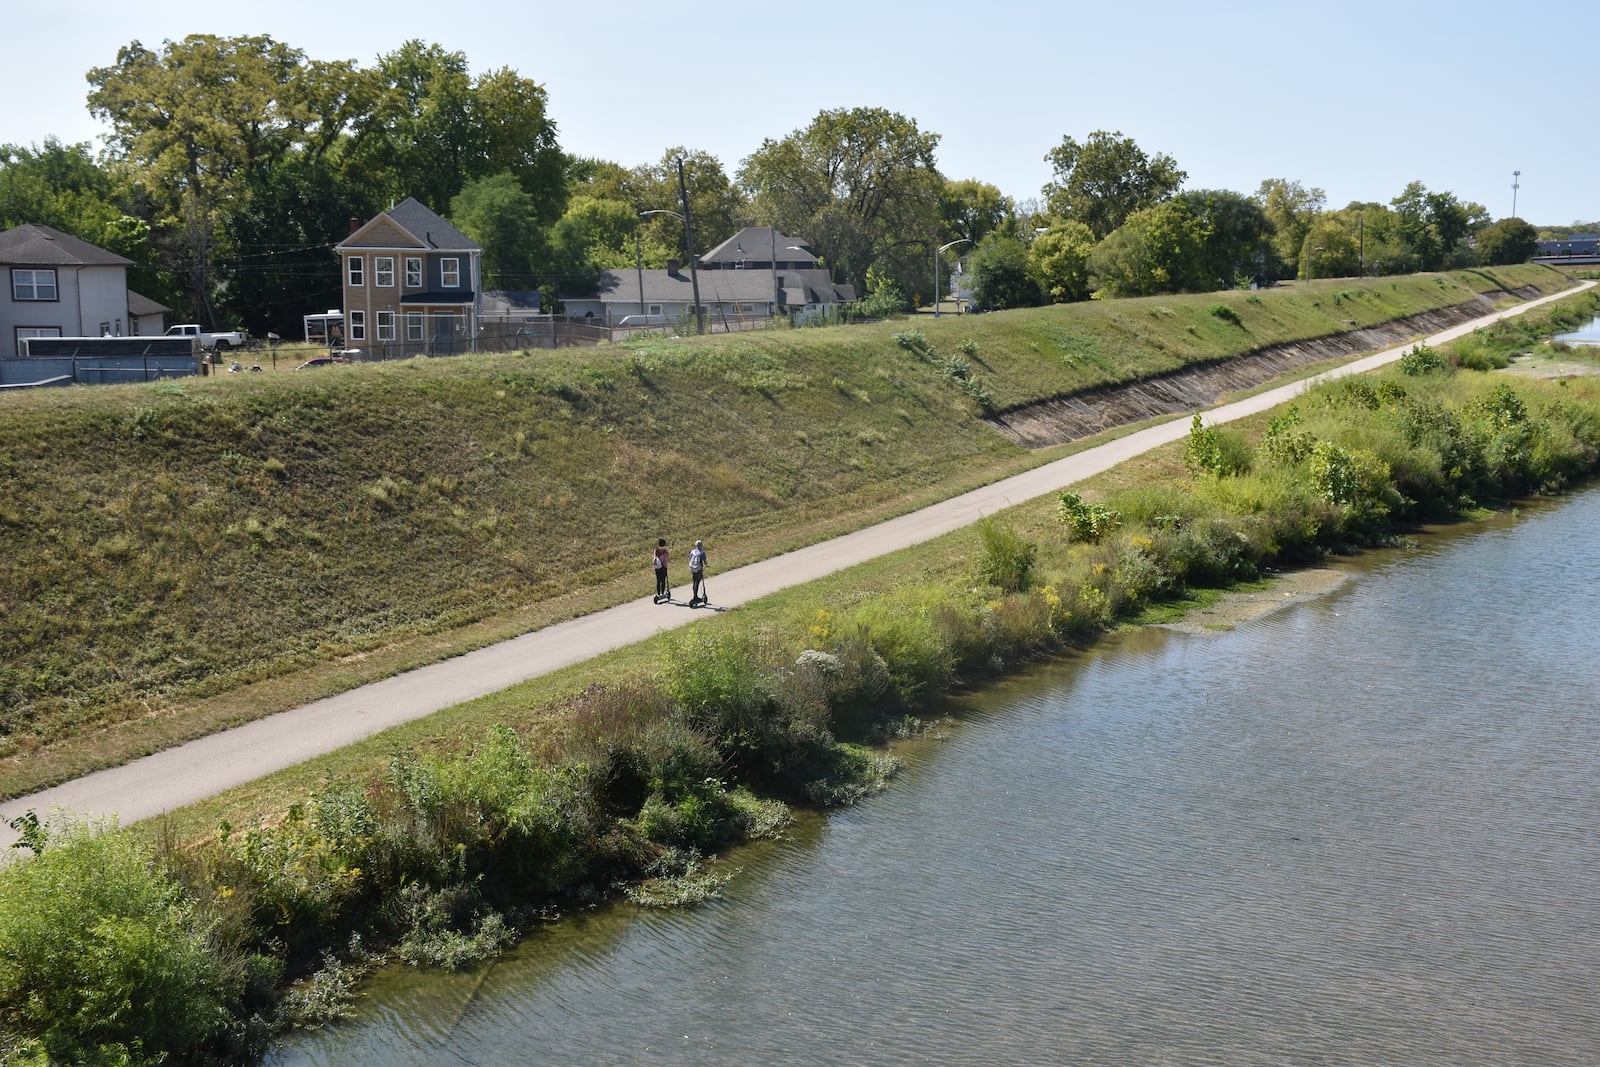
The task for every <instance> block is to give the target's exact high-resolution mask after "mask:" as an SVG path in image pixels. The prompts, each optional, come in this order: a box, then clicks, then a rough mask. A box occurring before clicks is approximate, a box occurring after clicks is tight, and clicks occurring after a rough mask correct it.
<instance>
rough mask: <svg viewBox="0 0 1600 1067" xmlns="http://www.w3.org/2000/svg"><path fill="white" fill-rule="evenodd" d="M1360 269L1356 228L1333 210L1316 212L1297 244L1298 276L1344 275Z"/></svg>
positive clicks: (1351, 274)
mask: <svg viewBox="0 0 1600 1067" xmlns="http://www.w3.org/2000/svg"><path fill="white" fill-rule="evenodd" d="M1359 269H1360V256H1359V250H1358V247H1357V240H1356V232H1355V229H1354V228H1353V227H1352V226H1351V224H1350V222H1349V220H1346V219H1344V218H1341V217H1340V216H1339V215H1338V214H1336V213H1333V212H1324V213H1323V214H1322V215H1319V216H1318V217H1317V219H1316V221H1315V222H1313V223H1312V224H1311V228H1310V229H1308V230H1307V231H1306V236H1305V241H1304V245H1303V247H1302V248H1301V258H1300V276H1301V277H1302V278H1308V279H1309V278H1348V277H1353V276H1354V275H1355V274H1356V272H1357V271H1358V270H1359Z"/></svg>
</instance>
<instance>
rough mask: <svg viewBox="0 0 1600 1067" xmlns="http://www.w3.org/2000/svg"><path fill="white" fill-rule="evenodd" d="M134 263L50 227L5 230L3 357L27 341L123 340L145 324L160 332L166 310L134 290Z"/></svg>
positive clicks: (0, 310) (0, 303)
mask: <svg viewBox="0 0 1600 1067" xmlns="http://www.w3.org/2000/svg"><path fill="white" fill-rule="evenodd" d="M132 265H133V261H132V260H128V259H124V258H122V257H121V256H119V255H117V254H116V253H114V252H107V251H106V250H105V249H103V248H99V247H97V246H95V245H92V244H90V243H89V242H88V241H83V240H80V239H78V238H76V237H73V236H72V235H71V234H66V233H62V232H61V231H60V230H55V229H52V228H50V227H49V226H36V225H32V224H27V225H22V226H18V227H16V228H15V229H10V230H6V231H5V232H4V233H0V272H4V275H5V291H4V293H3V294H0V357H14V356H16V355H17V354H18V351H19V347H20V346H19V345H18V344H17V342H18V341H19V340H21V339H22V338H24V337H105V336H111V337H122V336H125V335H128V334H133V333H143V332H145V327H146V326H147V325H148V326H151V327H153V329H152V330H151V331H150V332H153V333H160V332H161V330H162V325H161V317H162V316H161V313H162V312H163V311H165V310H166V309H165V308H163V307H161V305H159V304H157V303H155V302H154V301H152V300H146V299H145V298H144V297H141V296H139V295H138V294H136V293H129V292H128V268H129V267H130V266H132ZM131 306H137V308H138V311H137V312H133V311H131V310H130V308H131Z"/></svg>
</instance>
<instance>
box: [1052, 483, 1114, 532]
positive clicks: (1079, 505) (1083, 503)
mask: <svg viewBox="0 0 1600 1067" xmlns="http://www.w3.org/2000/svg"><path fill="white" fill-rule="evenodd" d="M1056 518H1057V519H1058V520H1059V521H1060V522H1062V523H1063V524H1064V525H1065V526H1066V527H1067V536H1068V538H1069V539H1071V540H1073V541H1086V542H1088V543H1090V544H1093V543H1095V542H1097V541H1099V540H1100V538H1102V537H1104V536H1105V535H1106V534H1108V533H1110V532H1111V531H1112V530H1115V529H1116V528H1117V527H1118V526H1119V525H1121V523H1122V516H1120V515H1118V514H1117V513H1116V512H1115V511H1112V510H1111V509H1110V508H1108V507H1106V506H1104V505H1102V504H1091V503H1089V502H1088V501H1087V500H1085V499H1083V497H1081V496H1079V495H1078V494H1077V493H1074V492H1073V491H1072V490H1070V489H1064V490H1062V492H1061V494H1060V496H1059V497H1057V503H1056Z"/></svg>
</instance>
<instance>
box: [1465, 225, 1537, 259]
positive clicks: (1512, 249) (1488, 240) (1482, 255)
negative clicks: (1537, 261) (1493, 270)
mask: <svg viewBox="0 0 1600 1067" xmlns="http://www.w3.org/2000/svg"><path fill="white" fill-rule="evenodd" d="M1538 250H1539V231H1538V230H1535V229H1534V228H1533V226H1532V225H1531V224H1529V223H1528V222H1526V221H1524V220H1522V219H1519V218H1515V217H1513V218H1509V219H1501V220H1500V221H1499V222H1496V223H1493V224H1492V225H1489V226H1486V227H1484V228H1483V229H1482V230H1480V231H1478V261H1479V262H1480V263H1483V264H1484V265H1486V266H1490V267H1499V266H1504V265H1506V264H1510V263H1526V262H1527V261H1528V260H1529V259H1531V258H1533V254H1534V253H1535V252H1537V251H1538Z"/></svg>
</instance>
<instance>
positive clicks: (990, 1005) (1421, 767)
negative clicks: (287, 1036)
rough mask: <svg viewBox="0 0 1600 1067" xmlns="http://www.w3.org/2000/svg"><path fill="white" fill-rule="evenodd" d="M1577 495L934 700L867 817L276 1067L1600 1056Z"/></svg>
mask: <svg viewBox="0 0 1600 1067" xmlns="http://www.w3.org/2000/svg"><path fill="white" fill-rule="evenodd" d="M1596 530H1600V490H1589V491H1586V492H1584V493H1581V494H1579V495H1577V496H1574V497H1572V498H1570V499H1567V500H1564V501H1560V502H1557V503H1554V504H1549V505H1544V506H1541V507H1538V508H1536V509H1533V510H1531V511H1523V512H1522V513H1521V514H1520V515H1518V516H1516V517H1506V518H1504V519H1502V520H1498V521H1496V522H1493V523H1490V524H1487V525H1484V526H1478V527H1474V528H1472V529H1470V530H1454V531H1448V532H1433V533H1428V534H1425V535H1422V536H1421V537H1419V539H1418V544H1417V545H1416V547H1414V548H1408V549H1403V550H1399V551H1395V552H1389V553H1383V554H1381V555H1379V556H1377V557H1374V558H1371V559H1367V560H1364V561H1360V562H1357V563H1353V564H1351V565H1350V566H1351V569H1352V570H1353V571H1354V572H1355V577H1354V578H1353V580H1352V581H1350V582H1349V583H1347V584H1346V585H1345V586H1344V587H1343V588H1342V589H1340V590H1339V591H1338V592H1336V593H1333V594H1330V595H1329V596H1327V597H1324V598H1321V599H1319V600H1316V601H1314V602H1311V603H1309V604H1305V605H1300V606H1296V607H1292V608H1289V609H1286V610H1283V611H1280V612H1278V613H1276V614H1273V615H1269V616H1267V617H1265V618H1262V619H1258V620H1256V621H1254V622H1251V623H1248V624H1245V625H1242V626H1240V627H1238V628H1236V629H1234V630H1232V631H1229V632H1221V633H1211V634H1202V635H1191V634H1181V633H1177V632H1173V631H1166V630H1153V631H1145V632H1140V633H1135V634H1130V635H1126V636H1123V637H1120V638H1118V639H1115V640H1113V641H1111V642H1108V643H1107V644H1105V645H1104V646H1103V647H1101V648H1098V649H1097V650H1095V651H1094V652H1092V653H1089V654H1086V655H1083V656H1081V657H1071V658H1066V659H1062V660H1059V661H1054V662H1051V663H1049V664H1046V665H1043V666H1041V667H1039V668H1038V669H1036V670H1033V671H1030V672H1029V673H1028V674H1026V675H1025V676H1022V677H1018V678H1014V679H1010V680H1007V681H1005V682H1002V683H1001V684H998V685H995V686H992V687H986V688H985V689H984V691H983V692H982V693H979V694H976V695H973V696H970V697H967V698H964V699H962V700H960V701H958V702H956V703H954V704H953V705H952V713H953V714H954V716H955V720H956V721H955V722H954V723H953V724H952V725H951V726H950V727H949V728H948V730H947V731H945V736H944V737H943V738H942V739H937V740H924V741H920V742H917V743H915V744H911V745H908V746H906V747H905V748H904V749H903V751H902V755H904V756H905V757H906V759H907V764H908V766H907V771H906V773H905V774H904V775H903V776H902V777H901V778H900V779H898V780H897V781H896V783H895V784H894V786H893V787H892V788H891V789H890V790H889V791H888V792H886V793H884V794H882V795H881V796H878V797H875V798H873V799H871V800H869V801H867V802H865V803H863V804H861V805H859V806H857V807H855V808H853V809H850V810H848V811H845V812H842V813H837V814H835V815H833V816H832V817H830V818H828V819H826V820H818V819H812V820H809V821H807V822H805V823H803V824H802V825H801V826H800V827H798V828H797V829H796V831H795V832H794V833H793V834H792V835H791V836H790V837H789V838H788V839H787V840H785V841H782V842H772V843H765V844H762V845H758V846H755V847H752V848H749V849H745V850H742V851H740V852H739V853H737V854H736V855H735V856H734V857H733V858H732V862H733V863H736V864H737V865H738V866H739V867H740V868H741V871H740V873H739V875H738V877H737V878H735V879H734V881H733V882H732V883H731V884H730V886H729V887H728V890H727V891H726V894H725V897H724V899H722V900H721V901H717V902H713V903H711V904H709V905H707V906H704V907H701V908H698V909H694V910H689V911H681V912H666V913H648V912H647V913H640V912H637V911H635V910H633V909H631V908H627V907H614V908H607V909H602V910H600V911H597V912H593V913H590V914H587V915H581V916H578V917H576V918H573V919H570V920H568V921H564V922H562V923H558V924H554V925H552V926H551V927H549V928H547V929H544V930H541V931H539V932H538V933H536V934H535V936H533V937H531V938H530V939H529V940H528V941H527V942H526V943H524V944H523V945H522V946H521V947H519V948H518V949H517V950H516V951H515V952H514V953H512V954H511V955H509V956H508V957H506V958H504V959H502V960H500V961H498V962H497V963H495V964H494V965H493V966H490V967H488V968H485V969H483V970H482V971H479V972H476V973H473V974H468V975H445V976H440V975H437V974H422V975H418V974H416V973H414V972H409V971H406V970H403V969H394V970H391V971H388V972H385V973H384V974H383V975H381V976H380V977H379V978H378V979H377V980H376V981H374V982H373V983H371V984H370V985H369V987H368V995H367V996H366V997H365V998H363V1000H362V1001H361V1002H360V1005H359V1009H360V1018H359V1019H357V1020H356V1021H354V1022H351V1023H345V1024H340V1025H338V1026H335V1027H331V1028H328V1029H325V1030H323V1031H320V1032H317V1033H311V1034H305V1035H300V1036H297V1037H296V1038H295V1040H294V1041H293V1042H292V1043H290V1044H289V1045H288V1046H287V1047H285V1048H283V1049H281V1050H280V1051H279V1052H278V1053H276V1054H275V1055H274V1057H273V1059H272V1060H271V1062H272V1063H273V1064H275V1065H278V1067H287V1065H301V1064H319V1065H321V1064H326V1065H334V1064H352V1063H372V1064H379V1063H381V1064H386V1065H391V1064H416V1065H423V1064H428V1065H432V1064H486V1065H487V1064H510V1063H518V1064H633V1063H649V1064H685V1065H688V1064H928V1063H937V1064H1112V1065H1130V1064H1137V1065H1149V1064H1164V1065H1190V1064H1217V1065H1222V1064H1227V1065H1248V1064H1274V1065H1283V1064H1353V1065H1354V1064H1360V1065H1373V1064H1501V1065H1512V1064H1526V1065H1530V1067H1532V1065H1538V1067H1561V1065H1579V1064H1584V1065H1594V1064H1596V1063H1600V997H1597V992H1596V991H1597V990H1600V899H1597V894H1600V890H1597V887H1600V700H1597V699H1596V698H1597V696H1600V663H1597V660H1596V657H1595V655H1594V651H1595V649H1594V644H1595V638H1596V634H1597V625H1596V620H1597V618H1600V539H1597V538H1596V537H1595V536H1594V533H1595V531H1596Z"/></svg>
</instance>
